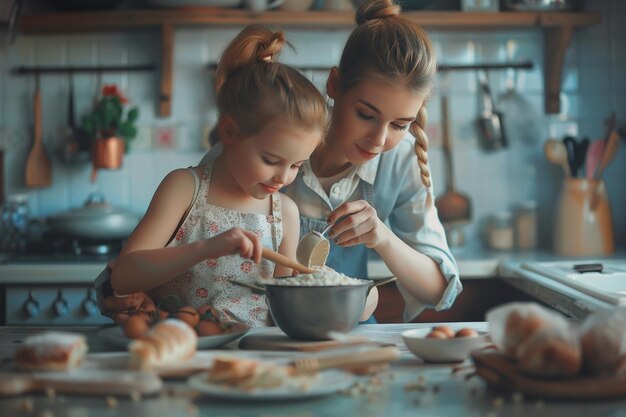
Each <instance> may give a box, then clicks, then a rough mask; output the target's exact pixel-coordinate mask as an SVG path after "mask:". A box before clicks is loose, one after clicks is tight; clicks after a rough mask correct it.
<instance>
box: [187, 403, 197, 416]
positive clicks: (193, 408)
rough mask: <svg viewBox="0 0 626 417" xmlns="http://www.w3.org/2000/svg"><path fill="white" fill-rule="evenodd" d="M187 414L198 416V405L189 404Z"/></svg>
mask: <svg viewBox="0 0 626 417" xmlns="http://www.w3.org/2000/svg"><path fill="white" fill-rule="evenodd" d="M187 414H189V415H190V416H197V415H198V407H196V406H195V405H193V404H189V406H188V407H187Z"/></svg>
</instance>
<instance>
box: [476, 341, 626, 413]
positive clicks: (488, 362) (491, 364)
mask: <svg viewBox="0 0 626 417" xmlns="http://www.w3.org/2000/svg"><path fill="white" fill-rule="evenodd" d="M471 356H472V359H473V360H474V364H475V366H476V374H477V375H478V376H480V377H481V378H483V379H484V380H485V382H486V383H487V385H489V386H490V387H491V388H493V389H496V390H500V391H509V392H521V393H523V394H524V395H526V396H529V397H536V398H542V399H550V400H578V401H587V400H605V399H611V398H619V397H625V396H626V375H622V376H614V377H609V376H607V377H593V376H586V375H580V376H576V377H573V378H567V379H540V378H534V377H531V376H529V375H526V374H524V373H523V372H522V371H521V370H520V368H519V366H518V365H517V363H516V362H514V361H512V360H511V359H509V358H508V357H506V356H505V355H504V354H503V353H500V352H495V351H487V352H484V351H477V352H473V353H472V355H471Z"/></svg>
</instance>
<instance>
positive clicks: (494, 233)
mask: <svg viewBox="0 0 626 417" xmlns="http://www.w3.org/2000/svg"><path fill="white" fill-rule="evenodd" d="M512 217H513V216H512V215H511V213H509V212H508V211H503V212H499V213H496V214H494V215H492V216H491V218H490V219H489V226H488V229H487V240H488V242H489V246H490V247H491V248H492V249H497V250H511V249H513V222H512Z"/></svg>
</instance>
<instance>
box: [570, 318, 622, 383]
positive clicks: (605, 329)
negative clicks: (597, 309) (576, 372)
mask: <svg viewBox="0 0 626 417" xmlns="http://www.w3.org/2000/svg"><path fill="white" fill-rule="evenodd" d="M581 328H582V334H581V338H580V342H581V348H582V353H583V367H584V369H585V372H587V373H589V374H592V375H617V374H621V373H624V372H626V334H625V333H624V328H626V311H625V310H621V309H617V310H614V311H611V312H608V313H595V314H592V315H591V316H589V317H587V319H585V321H584V322H583V323H582V325H581Z"/></svg>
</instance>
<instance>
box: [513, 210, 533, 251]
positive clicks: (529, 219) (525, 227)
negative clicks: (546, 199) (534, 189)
mask: <svg viewBox="0 0 626 417" xmlns="http://www.w3.org/2000/svg"><path fill="white" fill-rule="evenodd" d="M515 246H516V247H517V249H519V250H532V249H535V248H537V203H536V202H534V201H525V202H523V203H521V204H519V205H518V206H517V209H516V211H515Z"/></svg>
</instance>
